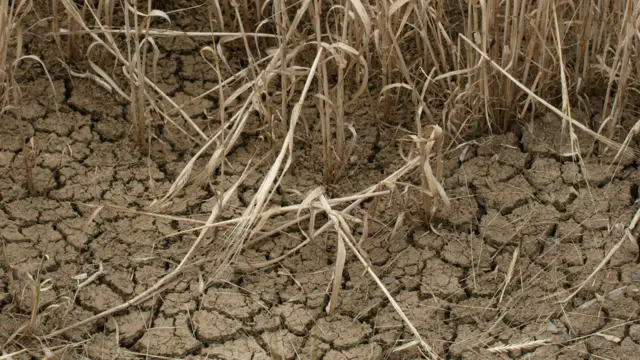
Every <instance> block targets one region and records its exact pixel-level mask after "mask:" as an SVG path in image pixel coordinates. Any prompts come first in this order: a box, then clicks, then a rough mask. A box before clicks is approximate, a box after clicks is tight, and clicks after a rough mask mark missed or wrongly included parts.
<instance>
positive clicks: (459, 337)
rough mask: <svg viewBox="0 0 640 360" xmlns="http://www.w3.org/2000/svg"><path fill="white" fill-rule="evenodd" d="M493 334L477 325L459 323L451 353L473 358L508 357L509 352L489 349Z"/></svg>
mask: <svg viewBox="0 0 640 360" xmlns="http://www.w3.org/2000/svg"><path fill="white" fill-rule="evenodd" d="M493 342H494V339H492V338H491V335H489V334H487V333H486V332H484V331H482V330H480V329H478V328H477V327H476V326H475V325H469V324H462V325H458V328H457V333H456V338H455V340H454V341H453V343H452V344H451V346H450V347H449V354H450V355H452V356H454V357H455V358H460V359H465V360H472V359H478V358H480V359H482V358H486V359H508V358H509V356H508V355H507V354H498V355H496V354H493V353H490V352H489V351H487V350H486V349H487V345H489V344H492V343H493Z"/></svg>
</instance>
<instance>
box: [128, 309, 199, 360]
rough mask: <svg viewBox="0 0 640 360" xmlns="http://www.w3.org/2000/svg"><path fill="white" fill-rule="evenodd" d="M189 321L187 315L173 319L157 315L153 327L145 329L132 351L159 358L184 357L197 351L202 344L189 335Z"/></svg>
mask: <svg viewBox="0 0 640 360" xmlns="http://www.w3.org/2000/svg"><path fill="white" fill-rule="evenodd" d="M189 321H190V319H189V315H188V314H180V315H178V316H176V317H175V318H164V317H163V316H162V315H159V316H158V317H157V318H156V319H155V320H154V324H153V327H152V328H150V329H147V330H146V331H145V333H144V335H143V336H142V338H141V339H140V340H138V342H137V343H136V344H135V345H134V349H135V350H136V351H139V352H143V353H152V354H154V355H160V356H184V355H187V354H190V353H193V352H195V351H197V350H198V349H199V348H200V347H201V346H202V343H200V341H198V340H196V339H195V338H194V337H193V335H192V334H191V330H189V326H188V324H189Z"/></svg>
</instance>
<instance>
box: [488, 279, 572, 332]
mask: <svg viewBox="0 0 640 360" xmlns="http://www.w3.org/2000/svg"><path fill="white" fill-rule="evenodd" d="M528 294H536V296H535V297H533V296H528ZM556 300H557V298H555V297H551V296H547V293H546V292H545V291H544V290H543V289H542V288H539V287H532V288H531V289H530V290H527V293H526V294H520V293H518V294H514V295H513V296H511V295H509V293H507V294H505V296H504V298H503V299H502V303H501V305H500V306H499V308H502V309H504V311H505V312H506V314H505V316H504V319H505V321H506V322H507V323H508V324H510V325H511V326H521V325H528V324H531V323H543V322H544V321H546V320H547V319H549V318H553V316H555V315H557V314H559V313H560V312H561V308H560V306H559V305H558V304H556V303H555V301H556Z"/></svg>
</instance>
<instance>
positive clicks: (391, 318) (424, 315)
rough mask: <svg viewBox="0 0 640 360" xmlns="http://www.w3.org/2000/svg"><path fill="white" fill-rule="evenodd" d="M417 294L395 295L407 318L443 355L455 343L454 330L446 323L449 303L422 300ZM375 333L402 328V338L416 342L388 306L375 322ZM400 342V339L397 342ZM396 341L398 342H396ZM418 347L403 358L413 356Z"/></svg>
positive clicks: (429, 298) (405, 292)
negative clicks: (446, 345)
mask: <svg viewBox="0 0 640 360" xmlns="http://www.w3.org/2000/svg"><path fill="white" fill-rule="evenodd" d="M420 297H421V295H420V293H419V292H418V291H403V292H401V293H399V294H398V295H397V296H396V301H397V303H398V305H399V306H400V308H401V309H402V311H403V312H404V313H405V315H406V316H407V317H408V318H409V319H410V321H411V323H412V324H413V325H414V326H415V328H416V329H417V330H418V332H419V333H420V334H421V336H422V337H423V338H424V340H425V341H426V342H427V343H428V344H430V345H431V346H432V347H433V350H434V351H435V352H436V353H437V354H440V355H442V354H444V349H445V344H446V343H448V342H450V341H451V340H453V337H454V331H453V328H451V327H450V326H449V325H448V324H446V323H445V318H446V316H445V314H446V312H447V310H448V308H449V305H448V303H447V302H446V301H443V300H442V299H439V298H435V297H428V298H427V299H424V300H421V299H420ZM374 323H375V325H376V331H378V332H381V333H383V332H386V331H389V330H390V329H402V330H403V333H402V334H401V338H403V339H404V340H406V341H411V340H412V339H413V335H412V333H411V332H410V331H409V330H408V329H407V328H406V327H405V324H404V322H403V321H402V319H401V318H400V316H399V315H398V314H397V312H396V310H395V309H394V308H393V306H391V304H388V305H387V306H386V307H385V308H384V309H382V310H381V311H380V312H379V313H378V314H377V315H376V318H375V320H374ZM396 340H397V339H396ZM394 341H395V340H394ZM417 350H418V348H417V347H416V348H414V349H413V350H411V351H405V352H403V357H404V358H406V357H407V356H409V355H415V356H416V357H417V356H419V353H416V354H413V352H414V351H417Z"/></svg>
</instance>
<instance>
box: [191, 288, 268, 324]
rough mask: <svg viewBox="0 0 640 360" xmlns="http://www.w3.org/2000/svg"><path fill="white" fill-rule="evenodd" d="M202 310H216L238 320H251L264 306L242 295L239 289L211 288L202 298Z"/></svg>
mask: <svg viewBox="0 0 640 360" xmlns="http://www.w3.org/2000/svg"><path fill="white" fill-rule="evenodd" d="M201 305H202V309H204V310H215V311H217V312H219V313H222V314H224V315H226V316H228V317H231V318H233V319H238V320H243V321H246V320H249V319H251V317H252V316H253V315H255V314H257V313H258V312H259V311H260V309H262V306H261V305H260V303H259V302H258V301H257V299H253V298H252V297H251V296H249V295H246V294H243V293H241V292H240V291H239V290H238V289H237V288H231V289H215V288H210V289H209V290H208V291H207V293H206V294H205V295H204V296H203V298H202V304H201Z"/></svg>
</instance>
